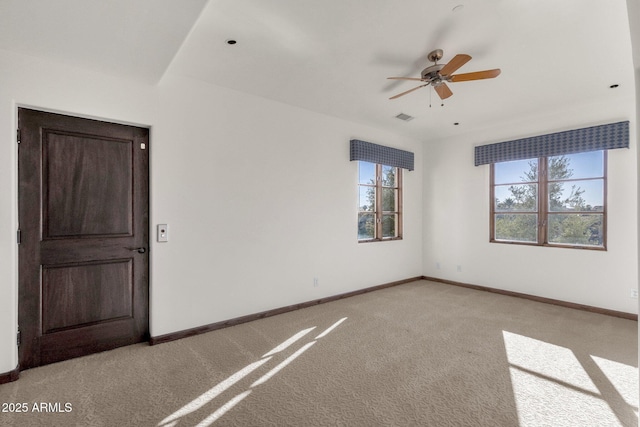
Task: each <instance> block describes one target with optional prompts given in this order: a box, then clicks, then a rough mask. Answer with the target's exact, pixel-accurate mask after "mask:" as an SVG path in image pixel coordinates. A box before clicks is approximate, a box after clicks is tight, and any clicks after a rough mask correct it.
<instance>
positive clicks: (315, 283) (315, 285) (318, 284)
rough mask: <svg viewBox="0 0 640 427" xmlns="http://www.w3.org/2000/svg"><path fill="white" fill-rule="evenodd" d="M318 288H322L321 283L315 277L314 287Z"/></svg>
mask: <svg viewBox="0 0 640 427" xmlns="http://www.w3.org/2000/svg"><path fill="white" fill-rule="evenodd" d="M318 286H320V281H319V280H318V278H317V277H314V278H313V287H314V288H316V287H318Z"/></svg>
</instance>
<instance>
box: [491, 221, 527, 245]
mask: <svg viewBox="0 0 640 427" xmlns="http://www.w3.org/2000/svg"><path fill="white" fill-rule="evenodd" d="M494 226H495V239H496V240H512V241H517V242H533V243H535V242H537V240H538V215H537V214H522V215H517V214H496V216H495V223H494Z"/></svg>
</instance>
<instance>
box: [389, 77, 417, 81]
mask: <svg viewBox="0 0 640 427" xmlns="http://www.w3.org/2000/svg"><path fill="white" fill-rule="evenodd" d="M387 80H416V81H419V82H423V81H424V79H421V78H419V77H387Z"/></svg>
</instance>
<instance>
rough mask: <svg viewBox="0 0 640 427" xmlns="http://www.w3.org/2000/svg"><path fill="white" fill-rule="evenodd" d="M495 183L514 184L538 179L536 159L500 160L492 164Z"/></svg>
mask: <svg viewBox="0 0 640 427" xmlns="http://www.w3.org/2000/svg"><path fill="white" fill-rule="evenodd" d="M493 170H494V183H495V184H515V183H516V182H533V181H537V180H538V159H528V160H516V161H513V162H500V163H496V164H494V165H493Z"/></svg>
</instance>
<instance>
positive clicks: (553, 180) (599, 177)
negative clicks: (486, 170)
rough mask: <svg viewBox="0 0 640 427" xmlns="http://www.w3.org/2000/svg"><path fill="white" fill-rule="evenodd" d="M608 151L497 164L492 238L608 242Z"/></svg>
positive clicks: (540, 242) (584, 244)
mask: <svg viewBox="0 0 640 427" xmlns="http://www.w3.org/2000/svg"><path fill="white" fill-rule="evenodd" d="M605 163H606V155H605V152H604V151H593V152H587V153H579V154H569V155H562V156H554V157H541V158H538V159H528V160H518V161H514V162H503V163H496V164H494V165H492V169H491V170H492V186H491V193H492V199H493V203H492V208H491V221H492V224H491V230H492V236H491V240H492V241H504V242H512V243H529V244H538V245H561V246H581V247H599V248H604V246H605V236H604V233H605V185H606V176H605Z"/></svg>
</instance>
